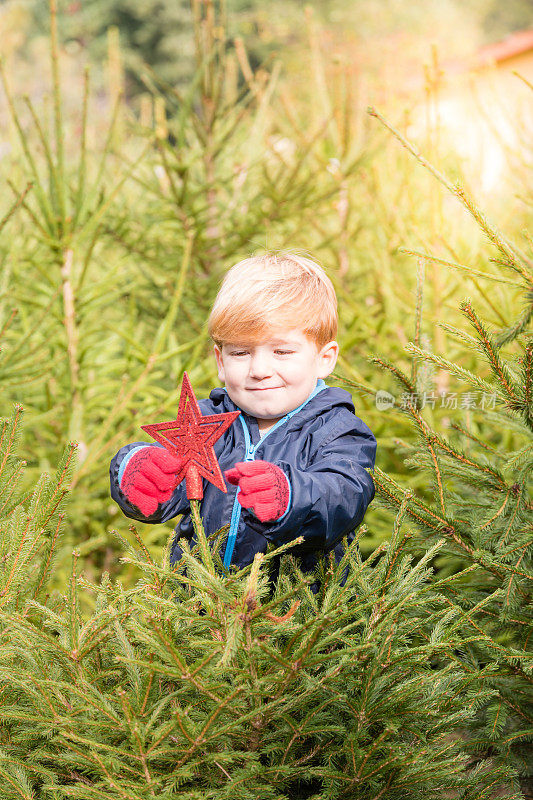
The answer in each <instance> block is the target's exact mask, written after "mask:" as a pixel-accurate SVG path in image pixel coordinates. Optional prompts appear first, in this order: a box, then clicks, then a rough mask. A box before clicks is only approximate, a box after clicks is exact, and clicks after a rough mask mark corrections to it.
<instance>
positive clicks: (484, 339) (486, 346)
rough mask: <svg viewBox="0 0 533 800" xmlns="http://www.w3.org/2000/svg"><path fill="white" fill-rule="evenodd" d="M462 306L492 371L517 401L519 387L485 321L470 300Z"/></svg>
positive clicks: (509, 394)
mask: <svg viewBox="0 0 533 800" xmlns="http://www.w3.org/2000/svg"><path fill="white" fill-rule="evenodd" d="M460 308H461V311H463V312H464V313H465V314H466V316H467V317H468V319H469V320H470V322H471V323H472V325H473V327H474V329H475V330H476V332H477V334H478V338H479V341H480V343H481V346H482V348H483V352H484V353H485V355H486V356H487V359H488V361H489V364H490V367H491V369H492V372H493V373H494V375H495V376H496V377H497V378H499V380H500V383H501V384H502V386H504V388H505V390H506V391H507V394H508V396H509V397H510V398H512V400H513V401H517V400H518V394H517V392H518V389H517V387H516V386H513V384H512V379H511V376H510V374H509V371H508V369H507V367H506V365H505V364H503V363H502V362H501V361H500V358H499V356H498V354H497V353H496V352H495V349H494V345H493V342H492V340H491V338H490V336H489V334H488V333H487V331H486V330H485V328H484V326H483V323H482V322H481V320H480V319H479V317H478V316H477V314H476V312H475V311H474V309H473V308H472V305H471V303H470V301H469V300H464V301H463V302H462V303H461V306H460ZM510 406H511V407H512V408H514V407H515V406H514V405H512V404H510Z"/></svg>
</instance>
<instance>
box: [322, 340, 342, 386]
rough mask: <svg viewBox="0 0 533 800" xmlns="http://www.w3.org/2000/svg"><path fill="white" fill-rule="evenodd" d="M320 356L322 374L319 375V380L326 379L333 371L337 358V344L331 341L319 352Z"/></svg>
mask: <svg viewBox="0 0 533 800" xmlns="http://www.w3.org/2000/svg"><path fill="white" fill-rule="evenodd" d="M321 355H322V370H321V372H322V373H324V374H322V375H320V376H319V377H321V378H327V377H328V375H330V374H331V373H332V372H333V370H334V369H335V365H336V363H337V358H338V355H339V345H338V343H337V342H335V341H332V342H328V343H327V344H326V345H324V347H323V348H322V351H321Z"/></svg>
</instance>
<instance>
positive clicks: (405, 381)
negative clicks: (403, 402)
mask: <svg viewBox="0 0 533 800" xmlns="http://www.w3.org/2000/svg"><path fill="white" fill-rule="evenodd" d="M406 349H407V346H406ZM422 352H425V351H422ZM368 360H369V361H370V362H371V363H374V364H377V365H378V366H380V367H381V368H382V369H387V370H389V372H391V373H392V374H393V375H394V377H395V378H396V379H397V381H398V383H399V384H400V385H403V386H404V387H405V388H406V389H407V390H408V394H409V395H411V396H412V397H414V399H415V402H416V405H417V408H419V407H420V405H419V403H420V398H419V395H418V392H417V390H416V388H415V386H414V385H413V383H412V381H411V380H410V379H409V378H408V377H407V375H406V374H405V373H404V372H402V370H401V369H400V368H399V367H397V366H396V365H395V364H393V363H392V362H390V361H388V360H387V359H384V358H381V357H378V356H372V357H370V358H369V359H368Z"/></svg>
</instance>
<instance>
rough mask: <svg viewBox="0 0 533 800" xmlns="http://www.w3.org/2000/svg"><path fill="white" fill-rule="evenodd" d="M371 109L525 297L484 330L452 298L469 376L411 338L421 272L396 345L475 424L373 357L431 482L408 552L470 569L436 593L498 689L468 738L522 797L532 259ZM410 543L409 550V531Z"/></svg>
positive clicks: (527, 732)
mask: <svg viewBox="0 0 533 800" xmlns="http://www.w3.org/2000/svg"><path fill="white" fill-rule="evenodd" d="M371 114H373V115H374V116H376V117H378V118H379V119H380V120H381V122H382V123H383V124H384V125H386V127H387V128H389V130H391V132H392V133H393V134H394V136H395V137H396V138H397V139H398V140H399V141H400V142H401V144H402V145H403V146H404V147H406V148H407V149H408V150H409V151H410V152H411V153H412V154H413V155H414V156H415V157H416V158H417V159H418V161H419V162H421V163H422V165H423V166H424V167H426V169H428V170H429V171H430V172H431V173H432V174H433V175H434V176H435V178H436V179H437V180H439V181H440V183H441V184H443V185H444V186H445V187H446V188H447V189H448V190H449V191H450V192H451V193H452V194H453V195H454V196H455V197H457V198H458V199H459V200H460V201H461V203H462V204H463V206H464V207H465V208H466V209H467V211H468V212H469V213H470V214H471V216H472V217H473V218H474V220H475V221H476V222H477V224H478V225H479V226H480V227H481V229H482V231H483V233H484V234H485V235H486V237H487V238H488V240H489V241H490V242H491V244H492V245H493V247H494V251H495V255H496V258H495V259H494V260H495V261H496V263H497V264H498V265H499V266H500V268H501V269H502V271H506V272H507V273H508V275H509V277H506V282H505V284H503V285H505V286H508V285H509V284H511V285H512V286H513V289H514V290H516V289H517V290H518V291H519V293H520V294H521V296H522V298H523V304H524V305H523V310H522V312H521V313H520V314H519V315H518V316H517V318H516V319H515V320H511V321H510V323H509V325H508V326H507V327H505V328H501V329H500V330H489V329H488V327H487V325H486V324H485V323H484V321H483V320H482V319H481V318H480V315H479V313H478V312H477V311H476V309H475V308H474V307H473V305H472V302H471V301H470V300H469V299H465V300H464V301H463V302H462V303H461V311H462V313H463V314H464V317H465V321H466V322H467V323H468V328H469V329H470V333H468V332H467V331H465V330H461V329H459V328H456V327H453V326H450V325H448V324H446V323H444V322H441V323H439V325H440V327H442V328H443V329H444V330H446V331H448V332H449V333H450V334H452V336H453V337H454V338H455V339H456V340H457V341H458V342H460V343H462V344H463V345H464V346H466V348H467V349H470V350H472V351H475V352H476V353H478V354H479V353H480V354H482V356H483V358H484V360H485V362H486V369H485V370H484V372H485V374H479V375H478V374H473V373H472V372H470V371H468V370H467V369H465V368H464V367H463V366H461V365H460V364H458V363H456V362H454V361H452V360H450V359H447V358H445V356H444V355H441V354H439V353H434V352H431V350H428V349H424V348H421V347H420V327H421V318H422V302H423V280H420V281H419V288H420V290H419V296H418V305H417V321H416V330H417V337H416V338H415V341H414V342H411V343H409V344H408V345H407V346H406V350H407V351H408V352H409V353H411V354H412V355H413V357H414V359H416V360H418V361H422V362H424V363H426V364H429V365H436V366H438V367H440V368H441V369H442V370H447V371H448V372H449V373H450V375H453V376H455V378H456V379H457V380H458V381H461V382H462V383H464V384H465V385H466V386H467V387H468V388H469V390H470V396H471V397H473V398H474V399H475V397H476V396H477V397H478V398H479V397H480V398H481V404H480V406H478V410H479V412H480V415H479V417H478V418H477V419H476V418H475V423H474V424H471V425H468V422H467V424H466V425H464V424H461V423H460V422H452V423H451V428H452V430H453V434H450V435H449V436H446V435H445V433H444V432H443V430H442V427H437V425H436V424H435V423H434V424H433V425H431V424H430V422H429V421H428V419H427V413H424V412H423V408H424V399H425V397H426V393H425V392H424V393H423V391H422V389H425V388H427V387H426V386H423V385H422V383H421V382H420V381H419V380H418V377H419V376H418V375H417V368H416V363H415V361H413V369H412V372H411V375H408V374H406V373H405V372H403V371H402V370H400V369H399V368H398V367H397V365H395V364H392V363H390V362H387V361H386V360H384V359H383V358H380V357H375V358H373V359H372V361H373V362H374V363H376V364H378V365H379V366H380V367H381V368H383V369H385V370H388V371H389V372H390V373H391V375H393V376H394V379H395V381H396V382H397V384H398V386H399V387H400V390H401V392H402V403H401V404H400V406H398V411H399V412H400V413H402V414H406V415H408V416H409V417H410V419H411V421H412V424H413V426H414V429H415V432H416V436H417V439H418V443H417V445H408V444H407V443H405V442H398V445H399V447H400V449H401V452H402V454H403V455H404V456H405V457H406V459H405V463H406V466H408V467H412V468H416V469H418V470H421V469H422V470H424V471H425V472H426V474H427V475H428V480H429V482H430V495H431V496H430V498H429V500H428V499H426V498H422V497H416V496H414V497H413V498H412V499H411V500H410V501H409V502H408V504H407V509H406V520H408V521H409V524H411V525H412V526H413V528H414V530H415V531H416V540H417V541H418V543H419V546H420V548H421V550H419V551H418V552H419V553H422V552H423V551H424V550H425V548H427V547H428V546H431V545H432V544H433V543H435V542H436V541H437V540H439V539H441V538H443V539H444V541H445V545H444V546H443V548H442V550H441V557H442V556H445V557H446V558H445V559H443V560H441V561H437V562H436V563H437V565H438V566H439V567H440V569H441V574H449V573H453V572H454V571H456V570H464V569H466V570H468V576H467V577H466V574H465V578H464V579H461V580H459V581H453V582H452V583H450V584H446V583H445V584H443V585H442V589H440V591H441V592H442V596H443V598H444V599H445V601H446V602H449V603H450V604H458V605H460V606H461V608H463V610H464V611H465V613H466V614H467V616H468V620H469V628H470V631H471V633H474V631H477V632H478V633H479V634H483V636H485V637H486V639H483V640H479V641H478V642H475V643H473V642H472V643H470V644H467V645H466V644H465V646H464V647H461V648H460V650H459V652H458V653H457V658H458V660H460V661H461V662H462V663H463V664H464V666H465V667H466V668H472V669H473V670H477V669H478V668H480V667H481V668H483V669H486V670H487V681H488V684H487V685H489V686H491V687H492V688H493V689H494V690H496V692H497V694H496V695H494V696H493V697H492V698H491V700H490V701H489V702H488V703H486V704H485V705H483V706H482V708H481V709H480V710H479V712H478V714H477V716H476V724H475V726H474V729H473V731H472V732H471V734H470V735H471V736H472V737H473V739H472V741H473V742H474V743H475V745H476V747H477V749H478V751H479V752H480V753H487V752H495V751H498V752H501V753H505V754H510V755H511V757H512V758H513V760H514V763H515V765H516V767H517V769H518V770H519V772H520V774H521V776H522V787H523V790H524V791H525V792H526V794H527V793H528V792H529V794H527V796H531V793H532V792H533V786H532V782H531V778H532V776H533V772H532V765H533V749H532V746H531V741H532V738H533V686H532V684H533V677H532V666H533V655H532V652H531V634H532V632H533V614H532V604H531V591H532V587H533V563H532V559H533V535H532V532H533V525H532V520H533V516H532V511H533V498H532V496H531V471H532V468H533V446H532V445H533V442H532V439H533V335H532V334H531V329H530V322H531V317H532V314H533V303H532V297H533V294H532V292H533V262H532V260H531V258H530V257H528V256H527V255H525V254H524V253H523V252H522V251H521V249H520V248H519V247H518V246H517V245H516V244H514V243H512V242H510V241H508V239H507V238H506V237H505V236H504V235H503V234H502V233H501V232H500V231H499V230H498V229H497V227H496V226H495V225H493V224H492V223H491V222H489V220H488V219H487V218H486V216H485V215H484V214H483V213H482V211H481V210H480V209H479V207H478V206H477V205H476V204H475V202H474V201H473V199H472V198H471V197H470V196H469V194H468V193H467V192H466V191H465V189H464V188H463V187H461V186H459V185H452V184H451V183H450V182H449V181H448V180H447V179H446V177H445V176H444V175H443V174H442V173H440V172H439V171H438V170H437V169H436V168H435V167H434V166H433V165H432V164H430V163H428V162H427V161H426V160H425V159H424V158H423V156H421V155H420V154H419V153H418V151H417V150H416V148H415V147H414V145H412V144H411V143H410V142H409V141H408V140H407V139H406V138H405V137H404V136H403V135H402V134H401V133H399V132H398V131H397V130H396V129H395V128H393V127H392V126H391V125H390V123H388V122H387V121H386V120H385V119H384V118H383V117H382V116H381V115H380V114H379V113H378V112H376V111H375V110H373V109H372V110H371ZM413 255H415V256H416V257H417V258H418V259H419V261H420V262H421V269H422V267H423V263H424V261H425V260H428V261H431V260H432V256H431V254H428V253H420V252H415V253H413ZM437 260H438V261H439V263H441V264H446V263H448V265H449V266H451V267H456V268H457V267H459V268H463V269H466V267H464V266H463V267H462V265H460V264H454V263H451V262H446V261H444V260H442V259H437ZM477 274H478V275H481V276H482V275H483V273H481V272H478V273H477ZM510 276H512V280H510V279H509V278H510ZM486 278H487V279H489V280H490V275H488V274H486ZM506 346H507V347H510V346H512V349H510V352H509V353H508V354H505V353H504V347H506ZM435 402H438V398H436V397H435V393H433V402H432V404H431V405H428V408H434V407H435ZM441 405H442V403H441ZM473 407H474V408H475V407H476V404H475V402H474V404H473ZM465 408H469V406H465ZM471 409H472V404H470V410H471ZM446 413H449V412H448V411H446ZM375 479H376V493H377V497H378V498H379V501H381V503H383V504H384V506H386V507H388V508H390V509H392V510H393V511H394V513H396V512H397V510H398V509H399V508H400V506H401V504H402V503H403V498H404V491H403V490H402V488H401V486H400V485H399V484H398V483H397V482H396V481H394V480H393V479H392V478H391V477H390V476H387V475H386V474H385V473H383V472H382V471H381V470H379V469H376V476H375ZM379 501H378V502H379ZM412 551H413V552H415V553H416V552H417V551H416V547H415V538H414V539H413V550H412ZM450 607H451V605H450Z"/></svg>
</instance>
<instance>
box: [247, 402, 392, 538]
mask: <svg viewBox="0 0 533 800" xmlns="http://www.w3.org/2000/svg"><path fill="white" fill-rule="evenodd" d="M348 415H349V417H351V419H348ZM341 416H342V419H340V420H339V422H338V424H336V425H335V427H334V429H333V431H330V432H329V433H328V435H327V436H326V438H325V439H324V441H323V442H322V443H321V444H320V446H319V447H318V449H317V451H316V453H315V454H314V455H313V457H312V458H311V459H310V462H309V464H308V467H307V469H305V470H304V469H296V467H295V466H294V465H293V464H290V463H289V462H287V461H274V462H272V463H275V464H276V466H278V467H280V468H281V469H282V470H283V471H284V473H285V475H286V476H287V478H288V480H289V485H290V498H289V505H288V508H287V510H286V512H285V513H284V515H283V516H282V517H281V518H280V519H279V520H275V521H274V522H261V521H260V520H258V519H257V517H256V516H255V515H254V514H253V513H252V512H251V511H250V510H249V509H243V513H244V514H245V522H246V525H248V526H249V527H250V528H252V529H253V530H255V531H257V532H258V533H261V534H262V535H263V536H264V537H265V538H266V539H268V540H269V541H272V542H273V543H274V544H275V545H276V546H279V545H281V544H283V543H284V542H289V541H291V539H295V538H296V537H297V536H299V535H300V533H301V534H303V535H304V543H303V545H302V546H301V548H302V551H307V550H317V549H323V550H325V551H328V550H330V549H331V548H332V547H334V546H335V544H337V542H339V541H340V540H341V539H342V538H343V536H346V535H347V534H348V533H350V531H353V530H354V528H356V527H357V526H358V525H359V524H360V523H361V522H362V520H363V517H364V515H365V512H366V510H367V508H368V505H369V504H370V502H371V501H372V500H373V498H374V495H375V486H374V481H373V478H372V476H371V474H370V473H369V472H367V469H373V468H374V466H375V460H376V450H377V442H376V438H375V436H374V434H373V433H372V431H371V430H370V428H369V427H368V426H367V425H365V423H364V422H362V420H360V419H359V418H358V417H356V416H355V414H351V413H350V412H347V413H346V415H344V414H343V415H341Z"/></svg>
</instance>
